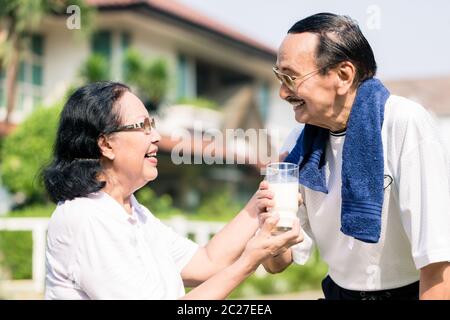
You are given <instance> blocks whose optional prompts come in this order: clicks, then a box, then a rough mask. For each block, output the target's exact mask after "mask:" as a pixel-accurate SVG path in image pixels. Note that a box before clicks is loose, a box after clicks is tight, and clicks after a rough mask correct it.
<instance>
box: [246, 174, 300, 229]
mask: <svg viewBox="0 0 450 320" xmlns="http://www.w3.org/2000/svg"><path fill="white" fill-rule="evenodd" d="M255 199H256V208H257V212H258V219H259V225H260V227H261V226H262V225H263V224H264V221H265V220H266V219H267V218H269V217H270V216H272V215H273V214H272V213H271V212H270V209H272V208H273V207H274V206H275V201H274V199H273V192H272V191H270V190H269V183H268V182H267V181H266V180H263V181H261V183H260V184H259V189H258V191H257V192H256V194H255ZM302 204H303V197H302V195H301V193H300V192H299V193H298V206H301V205H302Z"/></svg>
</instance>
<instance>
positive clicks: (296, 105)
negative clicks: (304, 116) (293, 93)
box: [294, 100, 305, 108]
mask: <svg viewBox="0 0 450 320" xmlns="http://www.w3.org/2000/svg"><path fill="white" fill-rule="evenodd" d="M304 104H305V101H304V100H302V101H299V102H296V103H294V107H296V108H297V107H301V106H303V105H304Z"/></svg>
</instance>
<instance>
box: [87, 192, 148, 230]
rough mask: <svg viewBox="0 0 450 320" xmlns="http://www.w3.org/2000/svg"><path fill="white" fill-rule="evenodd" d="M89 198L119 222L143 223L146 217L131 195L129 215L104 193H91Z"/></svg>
mask: <svg viewBox="0 0 450 320" xmlns="http://www.w3.org/2000/svg"><path fill="white" fill-rule="evenodd" d="M88 197H89V198H91V199H95V200H97V201H99V203H100V204H101V206H102V207H103V208H106V209H107V210H108V211H109V212H111V213H112V214H114V216H115V217H117V218H118V219H120V220H122V221H123V220H125V221H128V222H129V223H132V224H135V223H138V222H140V223H145V222H146V220H147V215H146V214H145V212H144V211H143V210H142V207H141V205H140V204H139V202H138V201H137V200H136V198H135V197H134V195H131V198H130V202H131V215H130V214H129V213H128V212H127V211H126V210H125V209H124V208H123V207H122V206H121V205H120V204H119V203H118V202H117V201H116V199H114V198H113V197H111V196H110V195H109V194H108V193H106V192H104V191H98V192H93V193H91V194H89V195H88Z"/></svg>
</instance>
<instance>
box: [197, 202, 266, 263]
mask: <svg viewBox="0 0 450 320" xmlns="http://www.w3.org/2000/svg"><path fill="white" fill-rule="evenodd" d="M255 203H256V201H255V196H253V197H252V199H250V201H249V202H248V203H247V205H246V206H245V207H244V209H242V210H241V211H240V212H239V214H237V215H236V217H235V218H234V219H233V220H232V221H231V222H229V223H228V224H227V225H226V226H225V227H224V228H223V229H222V230H221V231H220V232H218V233H217V234H216V235H215V236H214V237H213V238H212V239H211V240H210V241H209V242H208V244H207V245H206V246H205V250H206V252H207V255H208V257H209V259H210V260H211V262H212V263H213V264H214V265H215V266H216V267H217V268H218V269H223V268H225V267H227V266H229V265H230V264H232V263H233V262H234V261H236V259H237V258H238V257H239V256H240V255H241V253H242V251H243V250H244V248H245V245H246V244H247V242H248V240H250V239H251V238H252V237H253V235H254V234H255V232H256V230H257V229H258V226H259V224H258V215H257V209H256V204H255ZM217 271H218V270H217Z"/></svg>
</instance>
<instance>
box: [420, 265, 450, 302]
mask: <svg viewBox="0 0 450 320" xmlns="http://www.w3.org/2000/svg"><path fill="white" fill-rule="evenodd" d="M420 299H421V300H450V263H449V262H439V263H433V264H430V265H428V266H426V267H424V268H422V269H421V270H420Z"/></svg>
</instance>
